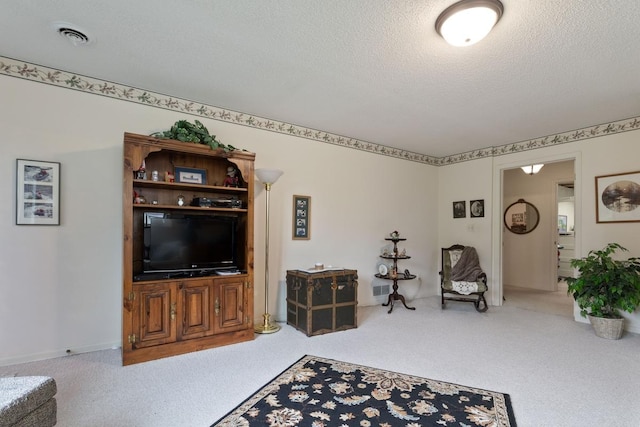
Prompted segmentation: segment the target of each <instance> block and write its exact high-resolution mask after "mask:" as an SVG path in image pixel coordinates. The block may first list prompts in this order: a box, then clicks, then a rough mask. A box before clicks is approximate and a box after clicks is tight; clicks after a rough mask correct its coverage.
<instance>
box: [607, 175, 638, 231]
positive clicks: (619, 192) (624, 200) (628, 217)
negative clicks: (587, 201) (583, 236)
mask: <svg viewBox="0 0 640 427" xmlns="http://www.w3.org/2000/svg"><path fill="white" fill-rule="evenodd" d="M596 222H598V223H603V222H640V171H637V172H625V173H617V174H612V175H602V176H596Z"/></svg>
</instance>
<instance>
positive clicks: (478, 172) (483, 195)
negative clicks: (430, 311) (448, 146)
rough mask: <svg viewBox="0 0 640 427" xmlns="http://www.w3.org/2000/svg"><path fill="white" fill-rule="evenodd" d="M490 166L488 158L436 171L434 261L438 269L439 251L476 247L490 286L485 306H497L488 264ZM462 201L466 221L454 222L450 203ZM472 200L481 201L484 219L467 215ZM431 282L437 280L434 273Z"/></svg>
mask: <svg viewBox="0 0 640 427" xmlns="http://www.w3.org/2000/svg"><path fill="white" fill-rule="evenodd" d="M492 165H493V160H492V159H491V158H484V159H478V160H473V161H468V162H462V163H456V164H453V165H449V166H441V167H440V168H439V176H438V182H439V187H438V200H437V202H438V247H437V248H434V257H435V258H434V261H435V262H436V263H437V265H438V266H440V263H441V259H440V258H441V253H440V248H445V247H449V246H451V245H453V244H455V243H459V244H463V245H465V246H473V247H475V248H476V251H477V252H478V258H479V259H480V265H481V266H482V269H483V270H484V272H485V273H486V274H487V279H488V283H489V284H490V288H489V298H487V302H488V303H489V304H494V305H499V302H493V301H494V300H495V301H499V299H498V293H497V290H496V287H495V286H493V285H491V283H492V281H493V277H494V275H493V271H492V267H493V266H492V263H491V239H492V233H493V230H492V223H491V218H492V217H493V215H494V211H493V206H492V199H493V195H492V188H491V180H492ZM461 200H464V201H465V202H466V210H467V212H466V217H465V218H454V217H453V202H456V201H461ZM471 200H484V217H482V218H471V215H470V213H469V202H470V201H471ZM437 271H440V268H438V270H437ZM434 280H438V281H439V280H440V276H439V275H437V272H436V276H434ZM438 283H439V282H438ZM438 289H439V288H438ZM494 294H495V295H494Z"/></svg>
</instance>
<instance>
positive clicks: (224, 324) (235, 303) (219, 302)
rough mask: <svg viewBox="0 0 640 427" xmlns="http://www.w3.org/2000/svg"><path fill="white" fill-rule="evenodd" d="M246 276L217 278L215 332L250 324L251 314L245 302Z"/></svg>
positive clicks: (227, 330)
mask: <svg viewBox="0 0 640 427" xmlns="http://www.w3.org/2000/svg"><path fill="white" fill-rule="evenodd" d="M247 287H248V284H247V281H246V278H243V277H228V278H224V279H217V280H216V284H215V303H214V313H215V319H216V320H215V326H214V331H215V332H216V333H222V332H230V331H236V330H240V329H244V328H246V327H247V326H252V322H251V314H252V313H248V312H247V307H246V304H245V301H246V298H245V288H247Z"/></svg>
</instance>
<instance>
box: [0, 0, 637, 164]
mask: <svg viewBox="0 0 640 427" xmlns="http://www.w3.org/2000/svg"><path fill="white" fill-rule="evenodd" d="M453 2H454V1H453V0H432V1H426V0H424V1H413V0H394V1H383V0H349V1H344V0H305V1H300V0H274V1H269V0H207V1H203V0H182V1H178V0H137V1H124V0H113V1H109V2H89V1H86V0H50V1H42V0H22V1H8V0H4V1H0V40H1V42H0V56H5V57H9V58H13V59H17V60H21V61H27V62H30V63H33V64H38V65H43V66H47V67H52V68H55V69H59V70H63V71H68V72H73V73H78V74H81V75H85V76H89V77H94V78H98V79H102V80H107V81H111V82H115V83H120V84H124V85H129V86H132V87H136V88H140V89H145V90H149V91H153V92H158V93H163V94H166V95H170V96H175V97H179V98H183V99H188V100H192V101H196V102H199V103H204V104H208V105H212V106H216V107H221V108H227V109H231V110H234V111H239V112H244V113H248V114H252V115H257V116H260V117H264V118H269V119H273V120H279V121H284V122H287V123H291V124H295V125H299V126H304V127H308V128H312V129H318V130H322V131H326V132H331V133H335V134H338V135H344V136H347V137H351V138H357V139H360V140H362V141H369V142H374V143H377V144H383V145H386V146H390V147H395V148H401V149H404V150H409V151H412V152H415V153H422V154H426V155H429V156H435V157H443V156H447V155H452V154H455V153H462V152H466V151H470V150H474V149H480V148H487V147H491V146H498V145H503V144H509V143H512V142H519V141H524V140H528V139H532V138H537V137H540V136H545V135H550V134H555V133H560V132H565V131H569V130H573V129H578V128H583V127H587V126H591V125H596V124H600V123H606V122H609V121H615V120H621V119H625V118H629V117H634V116H637V115H640V79H639V78H638V76H640V49H638V40H640V24H639V22H640V2H639V1H637V0H617V1H616V0H610V1H602V0H601V1H585V0H562V1H560V0H502V2H503V4H504V15H503V17H502V19H501V21H500V22H499V23H498V24H497V26H496V27H495V28H494V30H493V32H492V33H491V34H489V36H488V37H487V38H486V39H484V40H483V41H481V42H480V43H478V44H476V45H473V46H470V47H466V48H454V47H451V46H449V45H447V44H446V43H445V42H444V40H442V39H441V38H440V37H439V36H438V35H437V34H436V32H435V30H434V24H435V20H436V18H437V17H438V14H439V13H440V12H441V11H442V10H444V9H445V8H446V7H447V6H449V5H450V4H451V3H453ZM56 21H65V22H68V23H72V24H74V25H75V26H77V27H79V28H80V29H82V30H84V31H86V32H87V33H88V34H89V35H90V36H91V37H92V38H94V42H93V43H92V44H89V45H86V46H73V45H72V44H71V43H69V42H68V40H65V39H64V38H62V37H60V36H58V35H57V34H56V32H55V31H54V30H53V29H52V27H51V24H52V23H53V22H56Z"/></svg>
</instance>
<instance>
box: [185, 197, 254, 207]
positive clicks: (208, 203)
mask: <svg viewBox="0 0 640 427" xmlns="http://www.w3.org/2000/svg"><path fill="white" fill-rule="evenodd" d="M191 206H198V207H201V208H211V207H214V208H231V209H239V208H241V207H242V200H240V199H233V198H224V197H218V198H208V197H194V198H193V200H192V201H191Z"/></svg>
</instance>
